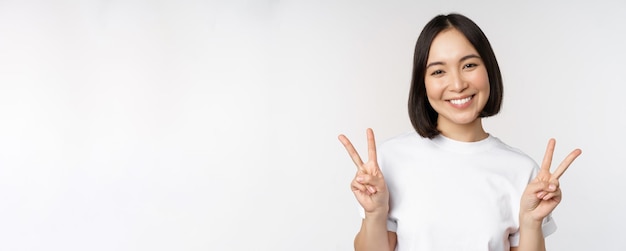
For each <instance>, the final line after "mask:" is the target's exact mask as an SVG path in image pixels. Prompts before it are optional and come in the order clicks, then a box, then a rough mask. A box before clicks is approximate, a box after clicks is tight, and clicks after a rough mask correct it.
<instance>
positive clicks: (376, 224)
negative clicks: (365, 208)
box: [354, 215, 397, 251]
mask: <svg viewBox="0 0 626 251" xmlns="http://www.w3.org/2000/svg"><path fill="white" fill-rule="evenodd" d="M396 241H397V236H396V233H395V232H391V231H387V215H384V216H380V217H376V216H371V217H367V216H366V217H365V219H363V221H362V222H361V230H360V231H359V233H357V235H356V237H355V238H354V250H355V251H369V250H372V251H381V250H387V251H393V250H396Z"/></svg>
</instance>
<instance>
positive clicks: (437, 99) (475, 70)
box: [424, 28, 490, 135]
mask: <svg viewBox="0 0 626 251" xmlns="http://www.w3.org/2000/svg"><path fill="white" fill-rule="evenodd" d="M424 82H425V86H426V94H427V97H428V102H429V103H430V105H431V106H432V108H433V109H434V110H435V111H436V112H437V113H438V114H439V116H438V118H437V129H439V131H441V132H442V133H443V134H444V135H446V134H448V133H447V132H455V133H456V132H463V131H465V130H472V131H466V132H477V133H480V132H482V133H483V134H484V131H483V129H482V124H481V122H480V118H479V115H480V112H481V111H482V110H483V108H484V107H485V104H486V103H487V100H488V99H489V91H490V89H489V77H488V75H487V69H486V67H485V64H484V63H483V60H482V59H481V57H480V55H479V54H478V52H477V51H476V49H475V48H474V46H472V44H471V43H470V42H469V41H468V40H467V38H466V37H465V36H464V35H463V34H462V33H461V32H459V31H458V30H456V29H454V28H451V29H447V30H444V31H442V32H441V33H439V34H438V35H437V36H436V37H435V39H434V40H433V42H432V44H431V46H430V51H429V54H428V60H427V62H426V72H425V77H424Z"/></svg>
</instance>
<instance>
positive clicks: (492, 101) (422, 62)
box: [409, 13, 503, 139]
mask: <svg viewBox="0 0 626 251" xmlns="http://www.w3.org/2000/svg"><path fill="white" fill-rule="evenodd" d="M448 29H456V30H458V31H460V32H461V33H463V35H465V37H466V38H467V40H469V42H470V43H471V44H472V45H473V46H474V48H475V49H476V50H477V51H478V54H479V55H480V57H481V58H482V60H483V63H484V64H485V68H486V69H487V75H488V76H489V88H490V91H489V99H488V100H487V103H486V104H485V107H484V108H483V110H482V111H481V112H480V114H479V117H481V118H484V117H489V116H493V115H496V114H497V113H498V112H499V111H500V106H501V105H502V94H503V87H502V75H501V74H500V67H499V66H498V61H496V56H495V54H494V53H493V49H492V48H491V45H490V44H489V40H487V37H486V36H485V34H484V33H483V31H482V30H481V29H480V27H478V25H476V23H474V22H473V21H472V20H470V19H469V18H467V17H465V16H463V15H461V14H457V13H451V14H449V15H438V16H436V17H434V18H433V19H432V20H430V22H428V23H427V24H426V26H425V27H424V29H423V30H422V33H420V36H419V38H418V39H417V42H416V44H415V55H414V57H413V79H412V81H411V90H410V92H409V118H410V119H411V124H413V127H414V128H415V130H416V131H417V133H419V135H420V136H422V137H424V138H431V139H432V138H434V137H435V136H437V135H439V134H440V133H441V132H440V131H439V130H438V129H437V118H438V116H439V114H437V112H436V111H435V110H434V109H433V108H432V106H431V105H430V103H429V102H428V97H427V96H426V86H425V83H424V80H425V74H426V63H427V60H428V53H429V51H430V45H431V44H432V42H433V40H434V39H435V37H436V36H437V35H438V34H439V33H440V32H442V31H445V30H448Z"/></svg>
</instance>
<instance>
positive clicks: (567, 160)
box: [551, 149, 583, 180]
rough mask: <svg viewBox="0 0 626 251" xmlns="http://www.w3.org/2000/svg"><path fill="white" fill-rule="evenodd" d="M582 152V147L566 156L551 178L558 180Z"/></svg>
mask: <svg viewBox="0 0 626 251" xmlns="http://www.w3.org/2000/svg"><path fill="white" fill-rule="evenodd" d="M582 153H583V151H581V150H580V149H575V150H574V151H572V152H571V153H570V154H569V155H567V157H565V159H564V160H563V162H561V164H560V165H559V168H557V169H556V171H554V173H553V174H552V178H551V179H556V180H558V179H559V178H560V177H561V175H563V173H565V170H567V168H568V167H569V166H570V165H571V164H572V162H574V160H575V159H576V158H578V156H580V154H582Z"/></svg>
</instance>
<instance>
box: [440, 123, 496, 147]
mask: <svg viewBox="0 0 626 251" xmlns="http://www.w3.org/2000/svg"><path fill="white" fill-rule="evenodd" d="M440 122H441V121H440ZM437 129H438V130H439V131H440V132H441V134H442V135H443V136H445V137H447V138H450V139H453V140H457V141H463V142H476V141H480V140H483V139H486V138H487V137H488V136H489V134H488V133H487V132H485V129H483V124H482V120H481V118H477V119H476V120H474V121H473V122H471V123H469V124H463V125H460V124H451V123H448V124H442V123H438V125H437Z"/></svg>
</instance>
